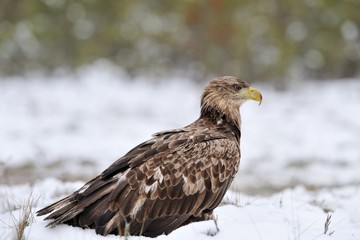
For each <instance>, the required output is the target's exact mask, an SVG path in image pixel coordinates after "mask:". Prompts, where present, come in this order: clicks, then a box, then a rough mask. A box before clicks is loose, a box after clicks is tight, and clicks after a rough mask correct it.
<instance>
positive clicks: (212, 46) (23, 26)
mask: <svg viewBox="0 0 360 240" xmlns="http://www.w3.org/2000/svg"><path fill="white" fill-rule="evenodd" d="M359 9H360V1H358V0H342V1H333V0H304V1H278V0H268V1H246V0H241V1H238V0H229V1H222V0H209V1H205V0H202V1H193V0H187V1H160V0H153V1H130V0H123V1H117V0H110V1H101V0H86V1H80V0H79V1H73V0H39V1H20V0H2V1H1V8H0V73H1V74H2V75H19V74H23V73H25V72H29V71H32V72H33V71H41V72H46V73H53V72H54V71H59V69H60V70H62V71H64V70H65V71H73V70H74V69H77V68H78V67H79V66H82V65H87V64H91V63H93V62H94V61H97V60H98V59H106V60H108V61H109V62H111V63H113V64H114V65H115V66H117V67H119V68H121V69H123V70H124V71H125V73H126V74H128V76H130V77H131V78H132V77H134V76H138V75H144V74H146V75H149V74H151V75H154V76H163V77H164V78H166V77H167V76H169V75H171V76H172V75H174V74H178V75H182V76H187V77H189V78H192V79H194V80H196V81H201V80H204V79H205V78H204V77H207V76H213V75H238V76H242V77H243V78H245V79H251V80H252V81H268V82H271V83H272V84H276V85H277V86H278V87H284V86H286V83H287V82H288V81H289V80H296V79H304V78H307V79H309V78H310V79H334V78H336V79H339V78H351V77H357V76H359V73H360V42H359V39H360V36H359V26H360V14H359Z"/></svg>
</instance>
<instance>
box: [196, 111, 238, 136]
mask: <svg viewBox="0 0 360 240" xmlns="http://www.w3.org/2000/svg"><path fill="white" fill-rule="evenodd" d="M224 106H225V105H224ZM200 118H201V119H206V120H207V121H208V122H211V123H213V124H214V125H217V126H219V127H222V126H227V127H228V128H229V129H230V131H231V132H232V133H233V135H234V136H235V137H236V139H237V140H238V141H240V127H241V117H240V109H239V107H237V108H234V107H233V108H230V107H229V106H227V107H226V108H223V109H219V108H218V107H210V106H202V107H201V114H200Z"/></svg>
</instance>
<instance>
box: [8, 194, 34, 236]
mask: <svg viewBox="0 0 360 240" xmlns="http://www.w3.org/2000/svg"><path fill="white" fill-rule="evenodd" d="M36 202H37V200H34V199H33V198H32V196H31V195H30V196H29V198H28V199H27V200H26V202H24V204H22V206H21V209H20V214H19V217H18V218H16V217H15V216H14V215H13V223H14V228H15V230H16V239H17V240H24V239H25V235H24V233H25V229H26V227H28V226H29V225H30V224H31V223H33V222H34V214H33V212H32V209H33V207H34V205H35V204H36Z"/></svg>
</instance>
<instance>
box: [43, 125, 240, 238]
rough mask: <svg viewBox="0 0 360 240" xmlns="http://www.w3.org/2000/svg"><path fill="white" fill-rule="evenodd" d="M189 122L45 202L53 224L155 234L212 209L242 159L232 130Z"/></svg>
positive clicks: (169, 230)
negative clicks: (56, 199)
mask: <svg viewBox="0 0 360 240" xmlns="http://www.w3.org/2000/svg"><path fill="white" fill-rule="evenodd" d="M195 130H196V131H194V129H193V128H191V126H190V127H188V128H184V129H182V130H176V131H169V132H163V133H159V134H157V135H155V136H154V138H152V139H150V140H149V141H147V142H144V143H143V144H140V145H139V146H137V147H135V148H134V149H132V150H131V151H130V152H128V153H127V154H126V155H125V156H124V157H122V158H120V159H119V160H118V161H116V162H114V164H112V165H111V166H110V167H109V168H108V169H106V170H105V171H104V172H103V173H102V174H101V175H100V176H98V177H96V178H94V179H93V180H91V181H90V182H88V183H87V184H85V185H84V187H82V188H81V189H79V190H78V191H76V192H75V193H73V194H72V195H70V196H69V197H67V198H65V199H63V200H60V201H59V202H57V203H55V204H53V205H51V206H49V207H47V208H44V209H42V210H40V211H39V212H38V215H43V214H47V213H49V212H52V214H51V215H50V216H49V217H48V219H49V218H50V219H53V221H52V222H51V223H50V224H49V225H55V224H58V223H62V222H66V223H69V224H72V225H75V226H81V227H91V228H95V229H96V232H97V233H100V234H102V235H106V234H108V233H111V232H118V233H120V234H121V233H122V230H121V229H119V226H120V228H123V227H124V226H125V222H129V223H130V233H131V234H132V235H138V234H141V233H143V234H144V235H147V236H156V235H159V234H162V233H169V232H171V231H172V230H173V229H175V228H177V227H179V226H181V225H182V224H184V223H185V222H186V221H188V219H189V218H191V217H198V216H200V215H201V214H203V213H204V212H209V211H211V210H212V209H214V208H215V207H216V206H217V205H218V204H219V203H220V201H221V199H222V198H223V196H224V194H225V191H226V190H227V188H228V187H229V185H230V183H231V181H232V178H233V176H234V175H235V173H236V172H237V168H238V165H239V158H240V155H239V143H238V141H236V138H235V137H233V135H232V134H231V133H230V132H224V131H216V130H214V131H211V130H209V129H208V128H206V127H203V128H196V129H195Z"/></svg>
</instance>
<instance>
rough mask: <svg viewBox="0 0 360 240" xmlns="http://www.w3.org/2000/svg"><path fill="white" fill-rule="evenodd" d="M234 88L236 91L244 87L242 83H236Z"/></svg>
mask: <svg viewBox="0 0 360 240" xmlns="http://www.w3.org/2000/svg"><path fill="white" fill-rule="evenodd" d="M234 88H235V90H236V91H240V90H241V88H242V87H241V86H240V85H235V87H234Z"/></svg>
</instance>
